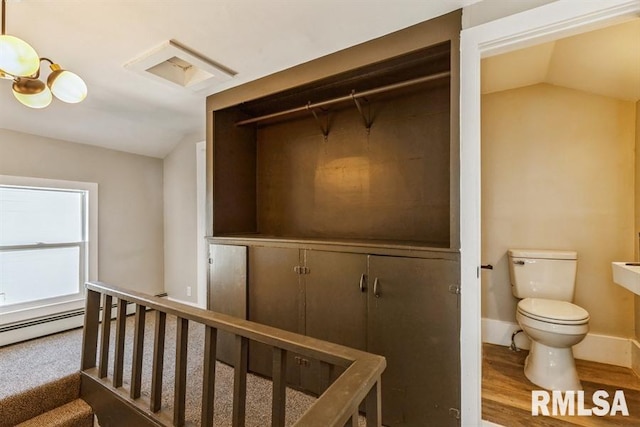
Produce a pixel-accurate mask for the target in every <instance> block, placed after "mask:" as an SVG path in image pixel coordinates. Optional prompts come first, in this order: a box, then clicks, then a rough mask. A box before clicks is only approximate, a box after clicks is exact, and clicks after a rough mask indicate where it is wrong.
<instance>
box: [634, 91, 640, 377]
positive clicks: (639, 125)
mask: <svg viewBox="0 0 640 427" xmlns="http://www.w3.org/2000/svg"><path fill="white" fill-rule="evenodd" d="M635 150H636V174H635V183H636V204H635V209H636V212H635V213H636V215H635V219H636V224H635V225H636V229H635V231H636V232H635V234H634V238H635V239H636V240H635V241H634V243H635V244H634V250H635V252H636V257H635V261H640V101H638V102H636V146H635ZM634 299H635V333H636V339H640V296H638V295H636V296H635V297H634ZM638 360H640V359H638ZM639 363H640V362H639ZM638 368H639V369H637V370H636V372H640V366H638Z"/></svg>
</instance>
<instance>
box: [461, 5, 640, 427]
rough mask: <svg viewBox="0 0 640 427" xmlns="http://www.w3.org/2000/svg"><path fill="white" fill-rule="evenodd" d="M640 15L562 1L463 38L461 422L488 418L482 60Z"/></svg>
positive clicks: (629, 8)
mask: <svg viewBox="0 0 640 427" xmlns="http://www.w3.org/2000/svg"><path fill="white" fill-rule="evenodd" d="M638 13H640V0H597V1H595V0H594V1H588V2H586V1H581V0H558V1H555V2H553V3H549V4H547V5H544V6H540V7H538V8H535V9H532V10H529V11H525V12H522V13H518V14H516V15H512V16H509V17H506V18H502V19H497V20H495V21H493V22H488V23H486V24H482V25H479V26H477V27H472V28H468V29H465V30H463V31H462V33H461V40H460V49H461V55H460V79H461V80H460V224H461V227H460V244H461V245H460V248H461V288H462V293H461V337H460V338H461V343H460V364H461V387H460V388H461V424H462V425H480V424H481V419H482V406H481V401H482V395H481V393H482V383H481V379H482V351H481V335H480V319H481V314H480V313H481V311H480V308H481V307H480V304H481V303H480V301H481V293H480V279H479V274H478V270H477V269H478V268H479V266H480V248H481V246H480V245H481V240H480V230H481V228H480V113H481V112H480V59H481V57H482V56H489V55H491V54H497V53H500V52H505V51H509V50H513V49H516V48H522V47H524V46H527V45H531V44H535V43H541V42H543V41H548V40H552V39H557V38H560V37H563V36H566V35H568V34H571V33H573V34H575V33H577V32H579V31H583V30H584V29H585V28H588V27H591V28H593V27H595V26H600V25H604V24H605V23H611V22H613V21H615V20H620V19H622V18H623V17H627V16H630V15H637V14H638Z"/></svg>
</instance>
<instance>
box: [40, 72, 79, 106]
mask: <svg viewBox="0 0 640 427" xmlns="http://www.w3.org/2000/svg"><path fill="white" fill-rule="evenodd" d="M47 86H49V88H50V89H51V92H53V94H54V95H55V96H56V98H58V99H59V100H61V101H64V102H68V103H71V104H75V103H77V102H81V101H82V100H83V99H85V98H86V97H87V85H86V84H85V83H84V80H82V79H81V78H80V76H78V75H77V74H75V73H72V72H71V71H67V70H61V69H58V70H54V71H53V72H52V73H51V74H49V78H48V79H47Z"/></svg>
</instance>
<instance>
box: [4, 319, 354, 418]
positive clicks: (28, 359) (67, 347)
mask: <svg viewBox="0 0 640 427" xmlns="http://www.w3.org/2000/svg"><path fill="white" fill-rule="evenodd" d="M153 324H154V315H153V313H151V312H150V313H148V315H147V322H146V327H145V343H144V344H145V346H144V365H143V379H144V380H143V384H142V393H143V395H146V396H148V395H149V393H150V388H151V386H150V377H151V359H152V354H153V330H154V325H153ZM175 325H176V322H175V318H174V317H172V316H168V317H167V330H166V347H165V359H164V382H163V383H164V387H163V409H164V408H170V407H171V406H172V402H173V379H174V371H173V370H174V360H175ZM113 331H114V329H113V328H112V334H111V340H112V343H111V346H110V361H109V366H110V373H109V376H110V377H111V375H112V373H111V369H112V367H113V340H114V335H115V334H114V333H113ZM203 336H204V327H203V326H201V325H197V324H190V325H189V351H188V364H187V365H188V366H187V369H188V371H187V378H188V381H187V383H188V385H187V413H186V417H187V421H189V422H192V423H194V424H196V425H198V424H199V416H200V402H201V390H202V358H203V347H204V338H203ZM132 341H133V317H130V318H129V319H128V325H127V339H126V344H125V372H124V382H125V384H124V387H125V388H128V386H129V381H130V376H131V370H130V365H131V357H132V356H131V352H132V345H131V344H132ZM81 343H82V335H81V330H80V329H78V330H73V331H69V332H64V333H60V334H56V335H51V336H48V337H44V338H40V339H37V340H32V341H27V342H24V343H19V344H14V345H11V346H6V347H3V348H0V399H2V398H3V397H5V396H8V395H11V394H15V393H18V392H21V391H24V390H27V389H30V388H32V387H35V386H38V385H40V384H43V383H46V382H48V381H51V380H53V379H57V378H61V377H63V376H65V375H68V374H70V373H73V372H77V371H78V369H79V365H80V348H81ZM215 397H216V400H215V419H214V424H215V425H216V426H229V425H231V422H230V420H231V410H232V402H233V368H230V367H229V366H227V365H224V364H222V363H218V364H217V368H216V396H215ZM314 401H315V398H313V397H311V396H308V395H306V394H304V393H301V392H299V391H296V390H291V389H287V409H286V416H287V417H286V418H287V425H291V424H293V423H294V421H295V420H297V419H298V418H299V417H300V416H301V415H302V414H303V413H304V411H306V410H307V408H309V406H311V404H313V402H314ZM270 422H271V382H270V381H267V380H265V379H263V378H260V377H258V376H255V375H251V374H249V375H248V377H247V409H246V425H247V426H256V427H258V426H261V427H262V426H267V425H270ZM363 422H364V420H363V419H362V420H361V423H363Z"/></svg>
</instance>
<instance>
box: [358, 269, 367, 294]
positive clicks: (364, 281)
mask: <svg viewBox="0 0 640 427" xmlns="http://www.w3.org/2000/svg"><path fill="white" fill-rule="evenodd" d="M366 290H367V275H366V274H364V273H363V274H362V276H360V292H365V291H366Z"/></svg>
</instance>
